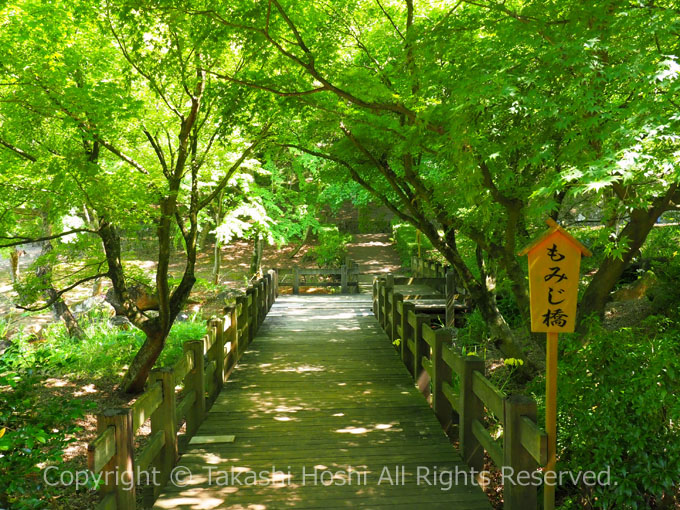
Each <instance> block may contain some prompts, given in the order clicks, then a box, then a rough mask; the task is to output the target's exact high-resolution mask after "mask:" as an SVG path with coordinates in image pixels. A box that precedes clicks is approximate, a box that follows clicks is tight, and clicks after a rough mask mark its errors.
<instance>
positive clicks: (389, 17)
mask: <svg viewBox="0 0 680 510" xmlns="http://www.w3.org/2000/svg"><path fill="white" fill-rule="evenodd" d="M375 2H376V3H377V4H378V7H380V10H381V11H382V12H383V14H384V15H385V16H386V17H387V19H388V20H390V23H392V26H393V27H394V29H395V30H396V31H397V34H399V37H401V40H402V41H405V40H406V37H404V34H402V33H401V31H400V30H399V27H398V26H397V24H396V23H395V22H394V20H393V19H392V16H390V14H389V13H388V12H387V11H386V10H385V8H384V7H383V6H382V4H381V3H380V0H375Z"/></svg>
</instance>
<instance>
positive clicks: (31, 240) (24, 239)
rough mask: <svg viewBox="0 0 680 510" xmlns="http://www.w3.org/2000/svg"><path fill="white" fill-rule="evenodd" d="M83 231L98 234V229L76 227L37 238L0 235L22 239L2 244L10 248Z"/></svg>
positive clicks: (3, 237)
mask: <svg viewBox="0 0 680 510" xmlns="http://www.w3.org/2000/svg"><path fill="white" fill-rule="evenodd" d="M83 232H87V233H88V234H97V231H96V230H90V229H89V228H76V229H74V230H69V231H68V232H62V233H60V234H54V235H51V236H45V237H36V238H31V237H23V236H0V239H20V240H19V241H15V242H12V243H7V244H0V248H10V247H12V246H21V245H22V244H31V243H39V242H41V241H50V240H52V239H57V238H59V237H64V236H68V235H71V234H80V233H83Z"/></svg>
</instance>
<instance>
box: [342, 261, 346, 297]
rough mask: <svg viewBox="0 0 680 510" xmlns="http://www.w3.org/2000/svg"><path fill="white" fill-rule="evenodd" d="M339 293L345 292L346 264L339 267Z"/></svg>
mask: <svg viewBox="0 0 680 510" xmlns="http://www.w3.org/2000/svg"><path fill="white" fill-rule="evenodd" d="M340 293H342V294H347V265H346V264H345V265H343V266H342V267H340Z"/></svg>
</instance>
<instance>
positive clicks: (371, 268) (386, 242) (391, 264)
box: [347, 234, 401, 274]
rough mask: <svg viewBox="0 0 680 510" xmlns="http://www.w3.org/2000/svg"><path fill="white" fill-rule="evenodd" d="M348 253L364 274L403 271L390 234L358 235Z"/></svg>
mask: <svg viewBox="0 0 680 510" xmlns="http://www.w3.org/2000/svg"><path fill="white" fill-rule="evenodd" d="M347 252H348V255H349V257H350V258H351V259H352V260H353V261H355V262H356V263H357V264H359V268H360V270H361V272H363V273H372V274H373V273H396V272H399V270H400V269H401V259H400V258H399V254H398V253H397V251H396V250H395V249H394V245H393V244H392V241H391V240H390V235H389V234H356V235H355V236H354V240H353V241H352V243H350V244H348V245H347Z"/></svg>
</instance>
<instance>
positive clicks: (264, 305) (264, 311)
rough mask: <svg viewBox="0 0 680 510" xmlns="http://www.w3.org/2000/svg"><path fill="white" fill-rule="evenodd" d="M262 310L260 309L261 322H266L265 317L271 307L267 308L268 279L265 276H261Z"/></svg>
mask: <svg viewBox="0 0 680 510" xmlns="http://www.w3.org/2000/svg"><path fill="white" fill-rule="evenodd" d="M259 285H260V300H259V304H260V311H259V314H260V315H259V317H260V324H262V323H263V322H264V318H265V316H266V315H267V312H268V311H269V308H267V279H266V278H265V277H264V276H263V277H262V278H260V283H259Z"/></svg>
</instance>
